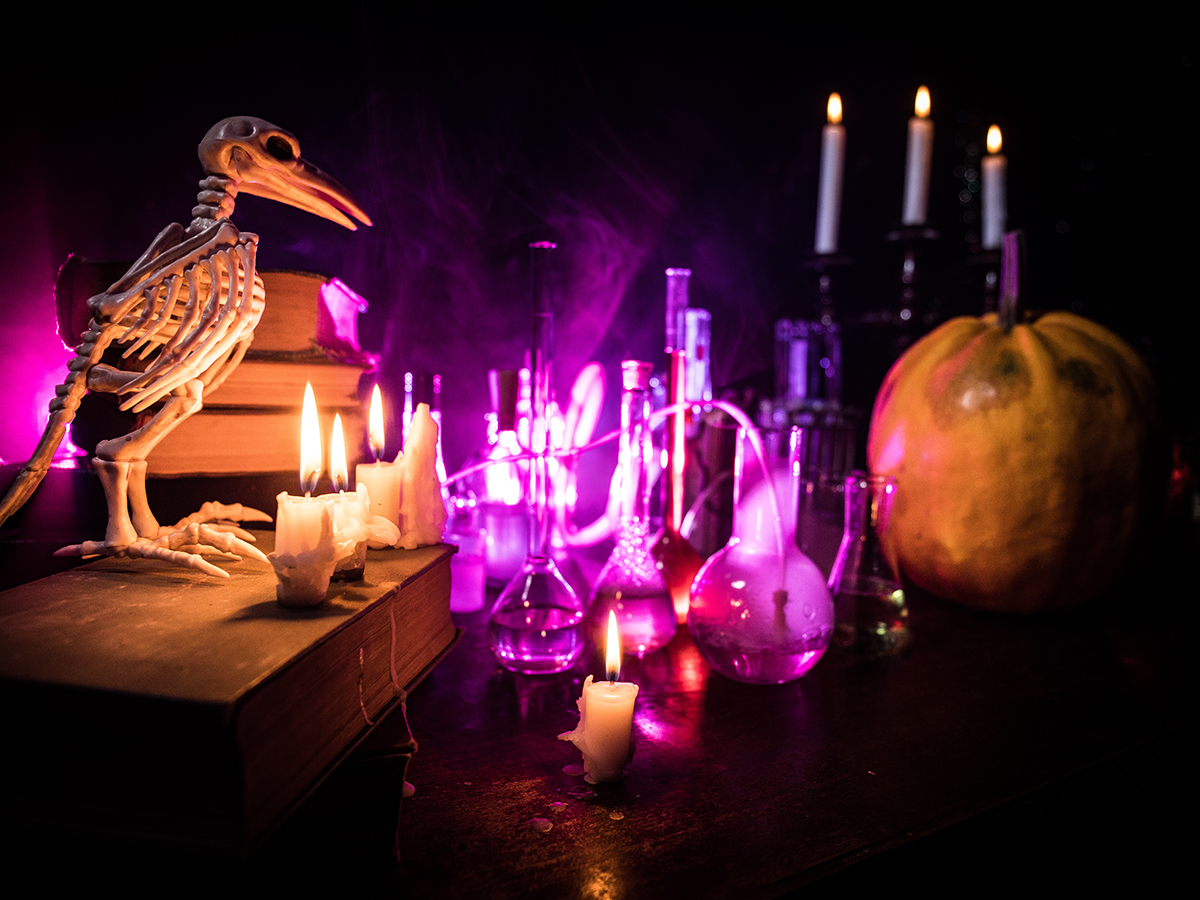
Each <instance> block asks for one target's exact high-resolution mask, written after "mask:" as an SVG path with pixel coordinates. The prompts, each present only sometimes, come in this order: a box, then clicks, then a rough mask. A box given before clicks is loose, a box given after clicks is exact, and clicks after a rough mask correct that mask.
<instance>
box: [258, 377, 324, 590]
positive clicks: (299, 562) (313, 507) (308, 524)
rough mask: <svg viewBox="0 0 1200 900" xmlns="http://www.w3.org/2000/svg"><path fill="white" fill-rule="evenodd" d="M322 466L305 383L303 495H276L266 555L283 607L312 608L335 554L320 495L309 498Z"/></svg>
mask: <svg viewBox="0 0 1200 900" xmlns="http://www.w3.org/2000/svg"><path fill="white" fill-rule="evenodd" d="M322 468H323V466H322V462H321V432H320V426H319V425H318V424H317V402H316V399H315V398H314V396H313V390H312V385H311V384H308V385H305V387H304V407H303V412H302V414H301V417H300V483H301V485H303V486H306V487H307V490H306V491H305V495H304V496H303V497H295V496H293V495H291V494H289V493H287V492H286V491H285V492H284V493H281V494H280V495H279V496H278V497H277V498H276V500H277V501H278V503H279V509H278V512H277V515H276V518H275V552H274V553H272V554H270V556H268V557H267V559H268V560H269V561H270V563H271V567H272V568H273V569H274V570H275V576H276V578H278V579H279V584H278V585H277V586H276V588H275V598H276V599H277V600H278V601H279V603H280V604H281V605H282V606H316V605H317V604H318V603H321V602H322V601H323V600H324V599H325V593H326V592H327V591H328V590H329V579H330V576H332V575H333V566H334V561H335V558H336V555H337V548H336V545H335V544H334V540H333V515H332V513H331V511H330V509H329V507H328V505H327V504H326V503H325V501H324V500H323V499H322V498H320V497H312V496H310V494H311V492H312V490H313V488H315V487H316V484H317V481H318V480H319V479H320V477H321V469H322Z"/></svg>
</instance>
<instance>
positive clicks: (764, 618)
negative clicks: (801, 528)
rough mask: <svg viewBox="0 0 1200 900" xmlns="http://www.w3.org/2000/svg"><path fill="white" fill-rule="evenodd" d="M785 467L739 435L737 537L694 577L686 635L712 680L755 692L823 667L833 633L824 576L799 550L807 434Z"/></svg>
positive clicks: (746, 433) (794, 440)
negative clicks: (749, 686)
mask: <svg viewBox="0 0 1200 900" xmlns="http://www.w3.org/2000/svg"><path fill="white" fill-rule="evenodd" d="M788 437H789V440H788V454H787V457H786V461H785V460H780V459H779V458H775V459H773V460H771V466H770V470H769V472H768V473H767V474H766V475H764V473H763V469H764V466H765V462H766V460H765V454H764V453H763V451H762V446H761V441H760V440H759V438H758V433H757V432H755V431H752V430H747V429H745V428H739V429H738V436H737V450H736V455H735V461H734V479H735V480H734V504H735V506H734V514H733V536H732V537H730V539H729V542H728V543H727V544H726V545H725V546H724V547H723V548H721V549H720V550H718V551H717V553H716V554H714V555H713V556H712V557H711V558H710V559H709V560H708V561H707V562H706V563H705V564H704V565H703V566H701V568H700V571H699V573H697V575H696V580H695V581H694V582H693V584H692V597H691V605H690V608H689V610H688V628H689V630H690V631H691V634H692V638H693V639H694V640H695V641H696V646H697V647H698V648H699V650H700V653H701V655H702V656H703V657H704V658H705V659H706V660H707V661H708V664H709V665H710V666H712V668H713V669H714V671H717V672H719V673H721V674H722V675H725V676H726V677H728V678H733V679H736V680H738V681H746V682H750V683H753V684H783V683H784V682H787V681H793V680H795V679H797V678H799V677H800V676H802V675H804V674H805V673H806V672H807V671H808V670H809V669H811V668H812V667H813V666H814V665H816V664H817V661H818V660H820V658H821V656H822V655H823V654H824V653H825V649H826V647H828V645H829V639H830V636H831V635H832V633H833V603H832V601H831V599H830V596H829V591H828V590H827V589H826V587H825V579H824V577H823V576H822V574H821V572H820V570H819V569H818V568H817V567H816V565H815V564H814V563H813V562H812V560H810V559H809V558H808V557H807V556H805V555H804V554H803V553H801V552H800V548H799V547H797V546H796V512H797V508H796V502H797V497H798V493H799V454H800V439H801V432H800V429H799V428H793V429H792V430H791V432H790V434H789V435H788Z"/></svg>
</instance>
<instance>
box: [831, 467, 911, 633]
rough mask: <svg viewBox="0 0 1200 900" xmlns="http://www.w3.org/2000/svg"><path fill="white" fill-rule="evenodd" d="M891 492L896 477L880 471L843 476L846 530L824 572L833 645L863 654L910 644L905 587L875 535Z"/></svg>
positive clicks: (884, 517) (884, 525) (884, 521)
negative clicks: (830, 596)
mask: <svg viewBox="0 0 1200 900" xmlns="http://www.w3.org/2000/svg"><path fill="white" fill-rule="evenodd" d="M895 494H896V482H895V479H893V478H889V477H887V476H885V475H868V474H866V473H865V472H854V473H852V474H851V475H850V477H848V478H847V479H846V525H845V533H844V534H843V536H842V544H841V547H839V548H838V555H837V560H836V561H835V562H834V564H833V571H832V572H830V574H829V590H830V592H832V594H833V602H834V608H835V614H836V619H837V624H836V627H835V630H834V638H833V642H834V645H835V646H837V647H843V648H846V649H849V650H854V651H855V652H858V653H863V654H865V655H867V656H890V655H892V654H895V653H899V652H900V651H901V650H903V649H904V648H905V647H907V646H908V643H909V637H910V635H909V631H908V606H907V605H906V604H905V599H904V588H902V587H901V586H900V582H899V580H897V578H896V567H895V565H894V561H893V560H889V559H888V558H887V557H886V556H885V555H884V548H883V544H882V542H881V541H880V539H879V536H880V532H881V531H884V530H885V529H886V528H887V524H888V517H889V516H890V515H891V510H892V499H893V498H894V497H895Z"/></svg>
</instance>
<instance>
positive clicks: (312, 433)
mask: <svg viewBox="0 0 1200 900" xmlns="http://www.w3.org/2000/svg"><path fill="white" fill-rule="evenodd" d="M321 469H322V465H321V424H320V422H319V421H318V420H317V398H316V397H315V396H314V395H313V389H312V383H311V382H310V383H308V384H305V385H304V407H303V411H302V412H301V413H300V489H301V490H303V491H304V493H305V494H311V493H312V492H313V491H315V490H316V489H317V482H318V481H319V480H320V478H321Z"/></svg>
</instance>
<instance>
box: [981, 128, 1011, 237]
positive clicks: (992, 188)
mask: <svg viewBox="0 0 1200 900" xmlns="http://www.w3.org/2000/svg"><path fill="white" fill-rule="evenodd" d="M1001 146H1002V140H1001V137H1000V129H999V128H998V127H997V126H995V125H993V126H992V127H991V128H989V129H988V135H987V149H988V152H987V156H985V157H984V158H983V249H984V250H998V249H1000V244H1001V242H1002V241H1003V240H1004V231H1005V229H1006V228H1007V227H1008V159H1007V158H1006V157H1005V155H1004V154H1003V153H1001V152H1000V148H1001Z"/></svg>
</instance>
